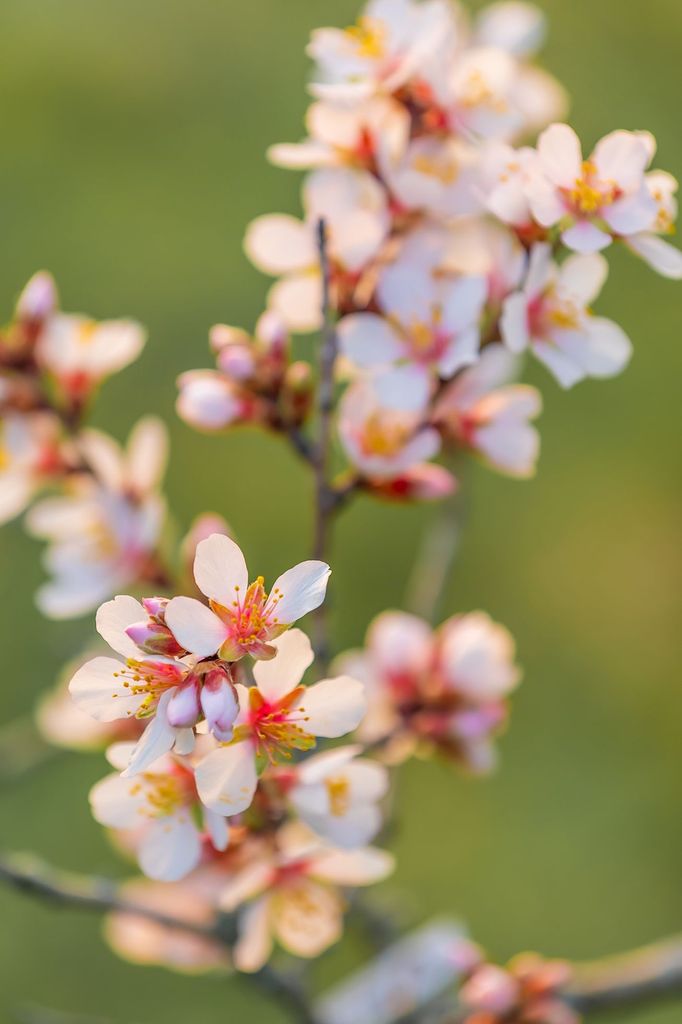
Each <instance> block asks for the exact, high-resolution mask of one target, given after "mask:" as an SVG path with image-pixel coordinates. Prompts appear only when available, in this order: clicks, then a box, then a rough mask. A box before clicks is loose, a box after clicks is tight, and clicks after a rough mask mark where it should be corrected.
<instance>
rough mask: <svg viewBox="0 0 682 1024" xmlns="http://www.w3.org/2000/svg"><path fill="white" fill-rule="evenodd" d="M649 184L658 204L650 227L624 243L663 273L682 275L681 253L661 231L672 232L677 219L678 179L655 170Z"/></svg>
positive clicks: (650, 176)
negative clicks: (663, 236)
mask: <svg viewBox="0 0 682 1024" xmlns="http://www.w3.org/2000/svg"><path fill="white" fill-rule="evenodd" d="M645 182H646V187H647V189H648V190H649V194H650V196H651V198H652V199H653V201H654V203H655V204H656V215H655V217H654V218H653V219H652V221H651V223H650V224H649V225H648V227H647V228H646V229H645V230H644V231H642V232H640V233H639V234H636V235H631V236H630V237H629V238H627V239H626V242H625V244H626V245H627V247H628V249H631V250H632V251H633V252H635V253H636V254H637V255H638V256H641V257H642V259H643V260H645V262H646V263H648V264H649V266H650V267H652V268H653V269H654V270H655V271H657V272H658V273H659V274H662V275H663V277H668V278H671V279H672V280H674V281H679V280H680V279H682V253H680V250H679V249H676V248H675V246H673V245H670V243H669V242H666V241H665V239H664V238H661V235H672V234H674V232H675V221H676V220H677V206H678V204H677V190H678V182H677V179H676V178H674V177H673V176H672V174H668V173H667V172H666V171H652V172H651V173H650V174H647V176H646V178H645Z"/></svg>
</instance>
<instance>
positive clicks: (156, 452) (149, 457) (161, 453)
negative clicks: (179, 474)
mask: <svg viewBox="0 0 682 1024" xmlns="http://www.w3.org/2000/svg"><path fill="white" fill-rule="evenodd" d="M127 462H128V480H129V482H130V483H131V484H132V485H133V487H135V488H136V490H137V491H138V492H139V493H141V494H145V493H146V492H147V491H151V490H153V489H154V488H156V487H158V485H159V484H160V483H161V480H162V479H163V475H164V472H165V470H166V463H167V462H168V431H167V430H166V426H165V424H164V422H163V420H160V419H158V417H156V416H145V417H144V419H141V420H140V422H139V423H137V424H136V426H135V427H134V428H133V431H132V433H131V435H130V440H129V441H128V452H127Z"/></svg>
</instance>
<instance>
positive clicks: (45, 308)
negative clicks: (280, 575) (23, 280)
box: [16, 270, 57, 322]
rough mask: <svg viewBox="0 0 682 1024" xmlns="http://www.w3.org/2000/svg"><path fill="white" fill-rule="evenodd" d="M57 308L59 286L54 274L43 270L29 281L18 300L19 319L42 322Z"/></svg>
mask: <svg viewBox="0 0 682 1024" xmlns="http://www.w3.org/2000/svg"><path fill="white" fill-rule="evenodd" d="M56 308H57V286H56V285H55V283H54V278H53V277H52V274H48V272H47V271H46V270H41V271H39V272H38V273H37V274H34V275H33V277H32V278H31V280H30V281H29V282H28V284H27V285H26V287H25V288H24V290H23V291H22V293H21V295H20V296H19V300H18V302H17V311H16V315H17V318H18V319H19V320H30V321H32V322H36V321H38V322H42V321H43V320H46V319H47V318H48V316H51V315H52V314H53V313H54V311H55V310H56Z"/></svg>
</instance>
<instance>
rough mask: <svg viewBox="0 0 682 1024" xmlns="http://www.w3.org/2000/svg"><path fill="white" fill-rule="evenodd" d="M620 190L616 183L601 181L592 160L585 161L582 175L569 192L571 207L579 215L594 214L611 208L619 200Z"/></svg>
mask: <svg viewBox="0 0 682 1024" xmlns="http://www.w3.org/2000/svg"><path fill="white" fill-rule="evenodd" d="M618 194H619V189H618V186H617V185H616V183H615V182H614V181H611V182H608V181H600V179H599V178H598V177H597V168H596V167H595V165H594V164H593V163H592V162H591V161H590V160H585V161H583V166H582V175H581V177H579V178H576V179H575V184H574V185H573V188H572V189H569V191H568V198H569V200H570V202H571V205H572V206H573V207H574V208H575V209H576V210H577V211H578V213H585V214H592V213H596V212H597V210H599V209H601V208H602V207H603V206H610V205H611V204H612V203H614V202H615V201H616V199H617V198H618Z"/></svg>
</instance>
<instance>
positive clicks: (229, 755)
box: [195, 740, 258, 817]
mask: <svg viewBox="0 0 682 1024" xmlns="http://www.w3.org/2000/svg"><path fill="white" fill-rule="evenodd" d="M195 778H196V784H197V792H198V793H199V799H200V800H201V802H202V803H203V804H205V806H206V807H208V809H209V810H210V811H214V812H215V813H216V814H222V815H224V816H225V817H232V816H233V815H234V814H241V813H242V811H245V810H246V809H247V807H250V806H251V802H252V801H253V796H254V793H255V792H256V786H257V785H258V775H257V774H256V762H255V757H254V750H253V746H252V744H251V743H250V742H249V741H248V740H246V741H244V742H242V743H235V744H234V745H232V746H227V747H220V748H219V749H218V750H214V751H213V752H212V753H211V754H209V755H208V757H205V758H204V759H203V761H201V762H200V763H199V764H198V765H197V767H196V772H195Z"/></svg>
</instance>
